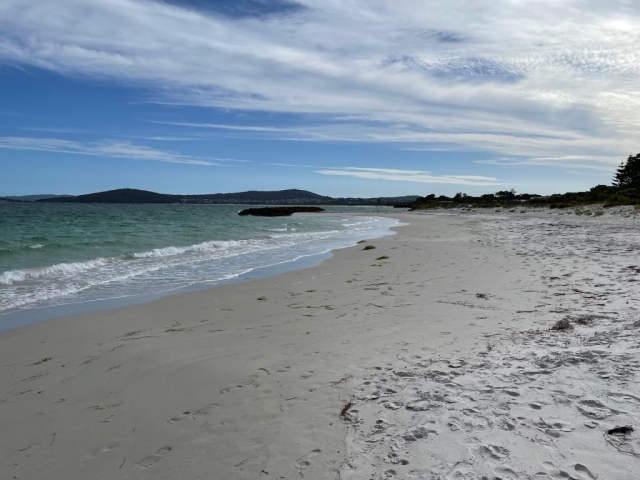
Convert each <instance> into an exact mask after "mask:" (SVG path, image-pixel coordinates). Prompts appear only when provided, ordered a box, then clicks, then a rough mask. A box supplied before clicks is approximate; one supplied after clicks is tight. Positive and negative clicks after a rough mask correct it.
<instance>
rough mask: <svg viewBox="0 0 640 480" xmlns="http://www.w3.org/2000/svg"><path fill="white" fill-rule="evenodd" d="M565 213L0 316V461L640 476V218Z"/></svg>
mask: <svg viewBox="0 0 640 480" xmlns="http://www.w3.org/2000/svg"><path fill="white" fill-rule="evenodd" d="M561 213H564V212H561ZM561 213H559V212H552V213H551V214H549V213H548V212H547V211H539V212H531V211H530V212H528V213H524V214H521V213H519V211H518V212H514V213H491V214H486V213H473V214H467V213H457V214H455V215H450V214H428V215H407V214H398V215H394V217H402V218H403V219H407V220H408V221H409V222H410V223H411V225H410V226H407V227H402V228H400V229H398V234H397V235H394V236H392V237H386V238H382V239H376V240H373V241H371V244H373V245H375V246H376V247H377V248H375V249H372V250H366V251H365V250H363V247H364V245H358V246H357V247H353V248H350V249H345V250H341V251H338V252H336V254H335V255H334V257H332V258H331V259H329V260H327V261H325V262H324V263H323V264H322V265H320V266H318V267H314V268H310V269H305V270H300V271H295V272H289V273H285V274H281V275H278V276H275V277H271V278H266V279H261V280H257V281H250V282H246V283H243V284H238V285H228V286H223V287H219V288H215V289H212V290H208V291H202V292H195V293H190V294H186V295H180V296H175V297H170V298H166V299H163V300H160V301H157V302H153V303H150V304H146V305H141V306H136V307H131V308H126V309H122V310H117V311H110V312H104V313H98V314H92V315H86V316H82V317H75V318H67V319H61V320H55V321H51V322H47V323H44V324H40V325H35V326H32V327H28V328H24V329H20V330H15V331H11V332H8V333H5V334H3V335H1V336H0V369H1V370H0V372H1V376H0V429H1V430H0V431H1V432H2V436H1V439H0V478H21V479H44V478H47V479H65V480H66V479H88V478H91V479H120V478H132V479H138V478H139V479H244V478H247V479H248V478H250V479H283V478H284V479H295V478H300V477H305V478H312V479H324V478H330V479H334V478H343V479H344V478H348V479H370V478H376V479H378V478H422V479H438V478H443V479H462V478H464V479H476V478H478V479H481V478H487V479H495V478H501V479H515V478H536V479H538V478H540V479H546V478H549V479H556V478H557V479H560V478H562V479H570V478H574V479H595V478H600V479H633V478H639V477H640V462H639V459H638V455H639V454H640V442H639V441H638V438H640V437H639V436H638V432H637V431H636V432H632V433H631V434H629V435H626V436H621V435H608V434H607V433H606V432H607V430H608V429H610V428H612V427H616V426H622V425H632V426H635V427H636V428H640V423H639V422H638V418H639V414H640V388H639V386H638V384H637V381H636V376H637V372H638V370H639V369H640V357H638V347H639V343H638V339H639V334H638V332H639V331H640V326H638V325H640V323H637V324H635V322H637V321H638V320H640V319H639V318H637V317H638V316H637V300H638V298H639V296H638V294H639V293H640V292H639V291H638V290H639V288H638V283H636V282H635V280H636V279H637V278H638V273H639V272H640V267H638V268H635V269H634V268H629V267H631V266H639V265H640V259H639V258H638V245H639V244H640V242H638V235H639V231H638V228H637V227H638V220H637V217H636V216H634V215H631V214H629V215H628V216H623V215H619V214H616V212H615V211H608V212H607V213H606V214H605V215H602V216H598V217H589V218H587V217H585V216H576V215H562V214H561ZM382 256H388V257H389V258H383V259H379V258H380V257H382ZM634 262H635V263H634ZM479 294H480V295H479ZM567 315H571V318H572V319H573V320H572V321H573V325H574V329H573V330H571V331H567V332H552V331H549V330H548V329H549V327H550V326H552V325H553V324H554V323H555V322H556V321H557V320H559V319H562V318H563V317H565V316H567ZM348 403H351V404H352V406H351V408H350V409H349V410H348V411H347V412H346V413H345V415H344V416H341V415H340V413H341V411H342V410H343V408H344V407H345V405H347V404H348Z"/></svg>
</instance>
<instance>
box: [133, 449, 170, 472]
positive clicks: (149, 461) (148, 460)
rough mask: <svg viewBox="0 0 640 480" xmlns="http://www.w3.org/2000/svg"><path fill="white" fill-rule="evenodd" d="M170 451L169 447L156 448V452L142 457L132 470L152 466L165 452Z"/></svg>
mask: <svg viewBox="0 0 640 480" xmlns="http://www.w3.org/2000/svg"><path fill="white" fill-rule="evenodd" d="M170 451H171V447H162V448H160V449H159V450H156V453H154V454H153V455H149V456H148V457H144V458H143V459H142V460H140V461H139V462H138V463H136V464H135V466H134V467H133V469H134V470H144V469H145V468H149V467H152V466H153V465H155V464H156V463H158V462H159V461H160V460H162V457H164V456H165V455H166V454H167V453H169V452H170Z"/></svg>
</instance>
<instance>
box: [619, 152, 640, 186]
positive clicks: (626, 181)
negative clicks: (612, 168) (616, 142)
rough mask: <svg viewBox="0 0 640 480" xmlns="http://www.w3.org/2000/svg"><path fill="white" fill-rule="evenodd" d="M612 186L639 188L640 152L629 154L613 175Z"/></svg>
mask: <svg viewBox="0 0 640 480" xmlns="http://www.w3.org/2000/svg"><path fill="white" fill-rule="evenodd" d="M613 186H614V187H619V188H640V153H638V154H636V155H629V158H627V162H626V163H624V162H623V163H622V164H621V165H620V167H618V170H617V171H616V174H615V175H614V177H613Z"/></svg>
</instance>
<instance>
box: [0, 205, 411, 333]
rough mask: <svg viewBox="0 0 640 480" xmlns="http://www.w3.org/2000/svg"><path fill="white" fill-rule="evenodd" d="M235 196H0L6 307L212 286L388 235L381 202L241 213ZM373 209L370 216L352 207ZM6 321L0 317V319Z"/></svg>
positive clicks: (1, 297) (0, 285) (0, 287)
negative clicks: (154, 201)
mask: <svg viewBox="0 0 640 480" xmlns="http://www.w3.org/2000/svg"><path fill="white" fill-rule="evenodd" d="M242 208H243V207H242V206H238V205H106V204H40V203H36V204H34V203H28V204H2V205H0V324H1V323H2V320H1V316H2V315H6V314H11V313H15V312H19V311H25V310H33V309H42V308H48V307H59V306H62V305H74V304H82V303H86V302H96V301H105V300H110V299H122V298H131V297H143V296H149V295H153V296H156V297H157V296H162V295H164V294H169V293H170V292H175V291H181V290H185V289H189V288H194V287H197V288H202V287H206V286H212V285H215V284H218V283H221V282H224V281H229V280H231V279H234V278H238V277H239V276H241V275H243V274H245V275H246V274H247V273H248V272H251V271H254V270H256V269H264V268H265V267H270V266H276V265H281V264H285V263H290V262H293V261H295V260H297V259H302V258H306V257H310V256H314V255H319V254H322V253H325V252H328V251H330V250H332V249H336V248H342V247H346V246H349V245H353V244H354V243H355V242H356V241H358V240H360V239H364V238H374V237H377V236H381V235H385V234H389V233H390V231H389V228H390V227H392V226H395V225H397V224H398V222H397V221H395V220H392V219H389V218H386V217H380V216H377V215H376V214H375V213H376V212H379V211H383V210H384V211H391V209H384V208H377V209H376V208H369V209H367V208H362V207H327V208H326V209H327V211H328V212H330V213H334V214H333V215H318V214H315V215H314V214H308V215H303V214H296V215H294V216H292V217H276V218H266V217H239V216H238V215H237V213H238V212H239V211H240V210H241V209H242ZM367 211H369V212H370V213H371V215H370V216H354V215H353V214H354V213H363V212H367ZM0 327H1V325H0Z"/></svg>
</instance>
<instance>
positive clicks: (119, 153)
mask: <svg viewBox="0 0 640 480" xmlns="http://www.w3.org/2000/svg"><path fill="white" fill-rule="evenodd" d="M0 149H6V150H30V151H41V152H53V153H67V154H74V155H92V156H100V157H109V158H127V159H132V160H153V161H159V162H167V163H185V164H188V165H205V166H213V165H217V166H221V165H223V163H222V162H225V161H230V160H231V159H213V161H212V160H211V159H203V158H198V157H193V156H190V155H182V154H180V153H176V152H171V151H166V150H156V149H154V148H150V147H147V146H144V145H135V144H132V143H129V142H93V143H82V142H76V141H73V140H63V139H59V138H33V137H0ZM217 160H219V161H217Z"/></svg>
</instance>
